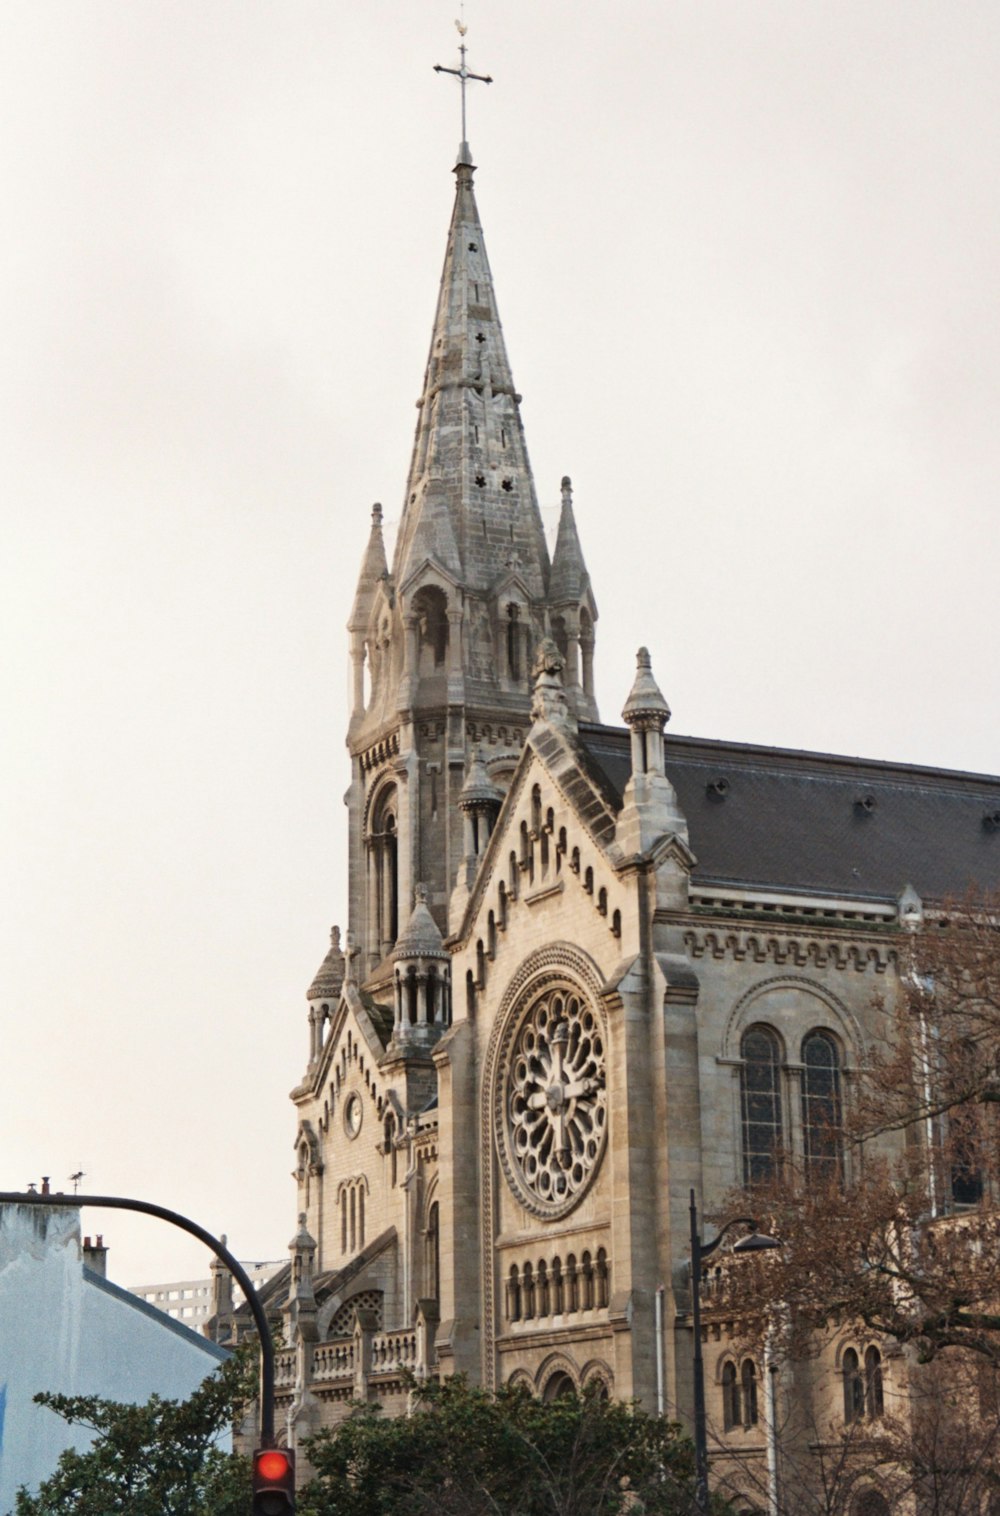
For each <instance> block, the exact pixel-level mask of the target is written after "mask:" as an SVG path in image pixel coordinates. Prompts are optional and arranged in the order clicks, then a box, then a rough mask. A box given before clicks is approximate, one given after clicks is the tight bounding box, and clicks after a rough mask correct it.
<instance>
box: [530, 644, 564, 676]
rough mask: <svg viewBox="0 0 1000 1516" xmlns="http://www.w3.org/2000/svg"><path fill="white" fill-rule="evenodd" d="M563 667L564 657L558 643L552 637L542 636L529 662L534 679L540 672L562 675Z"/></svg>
mask: <svg viewBox="0 0 1000 1516" xmlns="http://www.w3.org/2000/svg"><path fill="white" fill-rule="evenodd" d="M564 667H565V659H564V658H563V655H562V653H560V651H559V646H558V643H557V642H556V640H555V638H554V637H543V638H542V640H541V641H540V642H539V644H538V646H537V647H536V648H535V656H534V658H533V659H532V662H531V672H532V674H533V675H534V677H535V678H536V679H538V678H539V676H540V675H542V674H557V675H559V676H560V677H561V676H562V671H563V668H564Z"/></svg>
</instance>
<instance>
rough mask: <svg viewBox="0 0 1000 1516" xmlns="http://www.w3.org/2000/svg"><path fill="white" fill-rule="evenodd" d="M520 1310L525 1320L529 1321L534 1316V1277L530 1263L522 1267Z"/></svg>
mask: <svg viewBox="0 0 1000 1516" xmlns="http://www.w3.org/2000/svg"><path fill="white" fill-rule="evenodd" d="M521 1309H522V1311H523V1312H524V1318H525V1320H526V1321H530V1320H531V1319H532V1317H533V1316H534V1314H535V1277H534V1274H533V1273H532V1269H531V1264H530V1263H526V1264H525V1265H524V1274H523V1276H522V1281H521Z"/></svg>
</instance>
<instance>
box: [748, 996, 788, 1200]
mask: <svg viewBox="0 0 1000 1516" xmlns="http://www.w3.org/2000/svg"><path fill="white" fill-rule="evenodd" d="M740 1053H741V1055H742V1059H743V1067H742V1070H741V1075H742V1077H741V1097H742V1101H741V1103H742V1115H743V1181H744V1183H745V1184H759V1183H761V1182H763V1181H766V1180H768V1179H770V1178H771V1177H772V1175H773V1174H774V1173H775V1170H776V1166H777V1163H778V1156H779V1153H780V1149H781V1083H780V1077H781V1049H780V1047H779V1044H778V1038H777V1036H776V1035H775V1033H774V1032H773V1031H772V1030H771V1028H770V1027H768V1026H760V1025H758V1026H752V1027H750V1028H748V1030H747V1031H746V1032H744V1034H743V1040H742V1042H741V1044H740Z"/></svg>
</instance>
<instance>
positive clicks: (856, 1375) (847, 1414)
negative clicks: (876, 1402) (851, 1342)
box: [841, 1348, 865, 1423]
mask: <svg viewBox="0 0 1000 1516" xmlns="http://www.w3.org/2000/svg"><path fill="white" fill-rule="evenodd" d="M841 1372H842V1373H843V1376H844V1420H845V1421H846V1422H848V1423H851V1422H852V1421H860V1420H861V1418H862V1416H863V1415H864V1414H865V1386H864V1381H863V1379H862V1378H861V1364H860V1362H859V1359H858V1355H857V1353H856V1352H855V1351H854V1349H853V1348H848V1349H847V1351H846V1352H845V1354H844V1357H843V1360H842V1362H841Z"/></svg>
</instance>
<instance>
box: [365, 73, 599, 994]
mask: <svg viewBox="0 0 1000 1516" xmlns="http://www.w3.org/2000/svg"><path fill="white" fill-rule="evenodd" d="M463 67H464V60H463ZM465 77H467V78H471V77H475V76H473V75H469V74H468V73H466V76H465ZM459 78H462V74H461V73H460V74H459ZM454 172H455V201H454V207H453V210H452V216H451V225H450V227H449V231H448V245H447V250H446V253H445V260H444V270H443V273H442V276H441V286H440V291H439V294H438V302H437V309H436V312H435V317H434V328H433V332H432V335H431V346H430V354H429V356H428V360H427V368H426V372H425V374H424V383H423V392H422V394H421V397H420V400H419V401H418V419H417V427H416V435H415V438H414V444H413V456H412V460H411V463H410V470H409V476H408V479H407V485H406V497H405V500H404V502H403V510H402V513H401V516H400V522H399V527H398V531H397V534H396V545H395V549H394V555H393V559H392V566H391V571H387V569H386V566H385V554H384V548H383V545H382V532H381V519H380V518H381V512H380V511H379V510H376V512H375V513H374V515H373V520H372V529H371V537H370V540H369V543H368V549H367V552H366V555H365V559H364V563H363V565H362V571H361V578H360V581H359V584H358V592H357V595H356V597H355V601H354V606H353V608H352V611H351V619H350V623H349V625H350V633H351V657H352V661H353V666H354V706H353V714H352V717H351V725H350V729H349V732H348V747H349V748H350V752H351V760H352V768H353V778H352V783H351V789H350V791H349V794H348V805H349V809H350V838H351V842H350V897H351V904H350V927H351V931H352V933H353V934H354V937H355V940H356V941H357V943H358V946H359V951H360V977H361V980H362V982H363V983H364V984H365V986H366V988H367V989H368V990H369V992H372V993H374V991H375V990H378V993H380V994H385V993H386V992H387V991H388V990H389V988H390V985H391V984H392V982H393V980H394V975H395V969H394V967H393V965H394V962H395V960H394V958H393V951H394V948H395V945H396V943H397V941H398V939H399V934H400V931H401V930H404V929H405V912H406V907H407V905H408V904H409V901H410V900H411V899H412V898H413V890H414V887H415V885H416V883H417V881H418V880H422V881H424V883H425V885H426V905H425V909H426V911H427V912H428V913H429V915H430V916H431V917H432V918H433V920H434V921H435V922H436V924H437V927H438V930H439V931H441V932H444V931H446V930H447V928H448V905H449V898H450V895H451V887H452V884H453V882H454V881H455V879H456V878H457V876H458V871H459V867H460V865H461V864H462V862H463V860H465V859H466V857H467V847H466V838H465V835H464V833H465V820H466V817H465V815H464V812H463V809H462V801H461V796H462V787H463V782H464V777H465V771H466V769H467V767H468V764H469V758H470V754H471V751H472V749H473V747H474V746H476V745H477V744H479V745H480V746H481V748H482V758H481V762H482V765H483V769H484V773H485V774H486V776H487V780H488V782H489V783H490V784H491V785H494V784H496V785H497V786H498V791H499V790H502V788H503V785H504V781H505V780H507V779H509V776H510V774H511V772H512V771H513V767H514V764H515V762H516V758H517V753H518V752H519V750H520V747H521V744H522V743H523V741H524V739H525V737H526V735H527V732H528V730H529V728H530V725H531V719H532V717H531V702H532V683H531V669H532V662H533V659H534V657H535V653H536V651H537V649H538V647H539V645H540V643H542V642H543V641H544V640H545V639H546V638H548V639H549V641H550V642H551V641H552V639H554V641H555V644H556V646H557V647H558V652H559V655H560V656H561V658H562V659H563V661H564V663H565V666H566V670H567V679H566V688H565V697H564V698H565V701H566V702H567V703H568V706H569V710H570V714H571V715H572V716H573V717H575V718H582V719H595V718H596V706H595V705H594V701H593V646H594V620H595V618H596V614H597V613H596V608H595V606H594V601H593V596H592V594H591V591H590V580H589V577H588V575H587V571H586V568H585V566H584V563H583V556H582V553H581V552H580V544H579V540H578V538H577V535H576V526H575V524H574V522H573V513H572V505H571V503H570V501H569V496H568V488H569V486H568V481H566V483H565V487H564V491H563V522H562V525H561V527H560V539H559V540H560V543H561V547H560V555H561V564H562V568H561V570H560V584H561V589H560V600H559V603H558V604H557V603H556V602H555V601H554V600H553V597H552V593H551V583H550V581H551V577H552V570H551V564H550V561H549V553H548V547H547V545H546V541H545V533H544V530H543V527H542V518H541V513H540V511H539V508H538V500H537V498H536V495H535V485H534V480H533V478H532V474H531V465H530V463H529V461H528V450H527V447H526V446H525V440H524V430H523V427H522V425H521V415H520V402H521V397H520V395H519V394H518V393H517V391H516V389H515V387H514V378H513V374H512V372H511V367H510V360H509V359H508V356H507V348H506V344H505V342H504V336H503V331H502V329H501V326H500V317H499V315H498V312H497V302H496V295H495V293H494V289H493V276H492V274H491V272H490V265H489V259H488V258H487V256H486V245H485V241H484V238H483V228H482V223H481V222H480V219H479V210H478V207H477V205H476V197H475V191H474V189H473V175H474V172H475V170H474V165H473V163H472V154H471V153H470V151H469V149H468V146H467V144H466V143H465V141H463V143H462V146H461V148H460V150H459V155H458V162H457V164H456V165H455V170H454ZM473 861H475V860H473ZM397 967H398V965H397Z"/></svg>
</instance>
